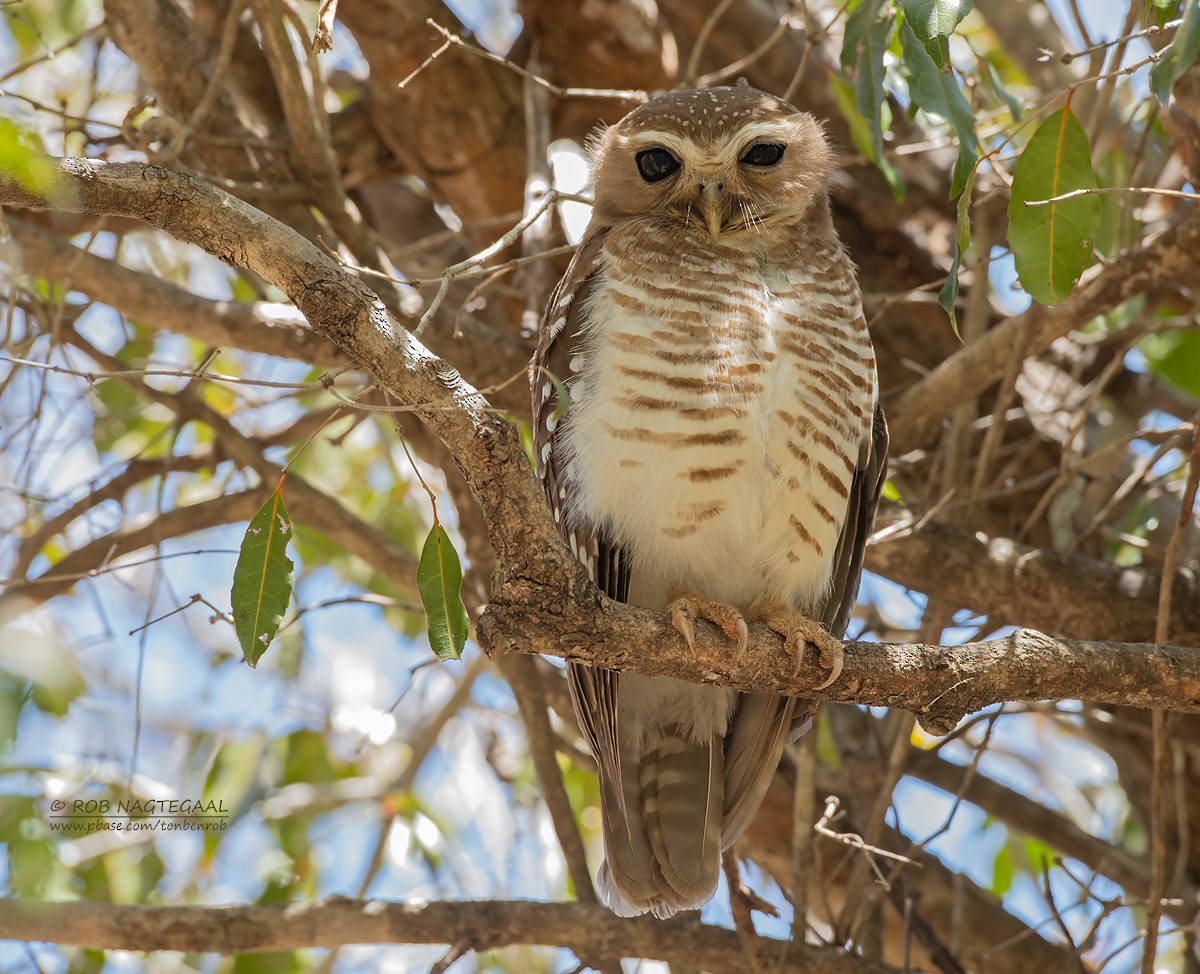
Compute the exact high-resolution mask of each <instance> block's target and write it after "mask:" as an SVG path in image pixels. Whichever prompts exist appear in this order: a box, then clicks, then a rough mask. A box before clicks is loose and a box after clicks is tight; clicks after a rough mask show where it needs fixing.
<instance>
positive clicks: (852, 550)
mask: <svg viewBox="0 0 1200 974" xmlns="http://www.w3.org/2000/svg"><path fill="white" fill-rule="evenodd" d="M887 451H888V428H887V421H886V420H885V419H884V418H883V407H882V406H879V405H876V407H875V419H874V421H873V423H872V425H871V435H870V436H869V437H867V438H866V439H864V440H863V443H862V447H861V448H860V450H859V454H858V464H857V466H856V467H855V470H854V479H853V480H852V481H851V484H850V498H849V500H848V501H847V504H848V509H847V511H846V520H845V521H844V522H843V524H842V534H841V537H839V538H838V546H837V550H836V551H835V552H834V556H833V585H832V588H831V589H830V591H829V598H828V600H827V601H826V603H825V609H824V611H823V612H822V613H821V619H820V621H821V622H822V623H824V625H825V628H826V629H828V630H829V631H830V632H831V633H833V634H834V635H835V636H837V637H838V638H839V639H840V638H841V637H842V636H843V635H845V632H846V626H847V625H849V623H850V613H851V612H852V611H853V610H854V601H855V599H856V598H857V597H858V580H859V577H860V576H861V575H862V566H863V554H864V552H865V551H866V547H867V538H868V537H870V535H871V526H872V525H873V524H874V523H875V508H876V507H878V505H879V492H880V491H881V490H883V482H884V480H885V479H886V478H887Z"/></svg>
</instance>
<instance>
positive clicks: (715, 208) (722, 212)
mask: <svg viewBox="0 0 1200 974" xmlns="http://www.w3.org/2000/svg"><path fill="white" fill-rule="evenodd" d="M698 205H699V207H700V213H701V214H702V215H703V217H704V225H705V226H707V227H708V234H709V236H710V237H712V238H713V240H716V239H717V238H718V237H720V236H721V228H722V227H723V226H724V225H725V217H726V215H727V214H728V213H729V201H728V200H727V199H726V198H725V192H724V187H722V185H721V184H720V183H719V182H718V181H717V180H715V179H714V180H712V181H711V182H707V183H705V184H704V188H703V189H701V190H700V200H699V203H698Z"/></svg>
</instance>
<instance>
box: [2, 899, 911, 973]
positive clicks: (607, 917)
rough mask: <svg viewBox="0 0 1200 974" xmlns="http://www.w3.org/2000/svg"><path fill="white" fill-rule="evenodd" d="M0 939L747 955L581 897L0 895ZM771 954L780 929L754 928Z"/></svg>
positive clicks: (713, 964)
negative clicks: (65, 899)
mask: <svg viewBox="0 0 1200 974" xmlns="http://www.w3.org/2000/svg"><path fill="white" fill-rule="evenodd" d="M0 940H26V941H37V940H44V941H48V942H51V943H61V944H71V945H74V946H80V947H90V948H93V949H96V950H186V951H205V952H208V951H216V952H219V953H223V954H232V953H241V952H246V951H273V950H298V949H300V948H304V947H340V946H342V945H345V944H365V943H407V944H458V943H463V944H466V945H468V946H469V948H470V949H472V950H488V949H492V948H496V947H507V946H510V945H513V944H545V945H548V946H562V947H568V948H570V949H571V950H572V951H574V952H575V954H576V955H578V956H579V957H582V958H585V959H587V960H588V961H589V962H594V961H595V960H596V959H602V958H604V959H607V958H613V959H616V958H619V957H622V956H625V957H647V958H656V959H660V960H664V961H668V962H669V963H671V964H682V965H687V966H692V967H699V966H703V968H704V970H706V971H711V972H712V974H726V972H728V974H738V972H741V971H743V970H744V969H745V963H746V955H745V951H744V949H743V946H742V942H741V940H740V939H739V938H738V935H737V934H736V933H734V932H733V931H732V930H724V929H721V928H719V927H712V926H707V925H705V924H701V923H698V922H697V921H695V920H679V919H676V920H669V921H661V920H655V919H652V918H650V917H639V918H637V919H633V920H628V919H622V918H621V917H617V916H614V915H613V914H612V913H610V912H609V911H608V910H605V909H603V908H600V907H595V906H587V905H584V904H580V903H531V902H525V901H514V902H506V901H487V900H476V901H466V902H459V903H454V902H439V903H388V902H384V901H381V900H349V899H340V898H339V899H331V900H326V901H324V902H322V903H293V904H277V905H270V906H224V907H214V906H207V907H206V906H120V905H116V904H108V903H82V902H79V903H38V902H33V901H29V900H0ZM762 947H763V949H764V950H765V951H767V952H768V953H767V956H769V957H772V958H774V957H777V956H778V954H779V947H780V943H779V941H773V940H768V939H763V940H762ZM775 969H776V970H782V971H797V972H798V971H803V972H805V974H896V971H897V969H896V968H894V967H889V966H887V965H884V964H876V963H871V962H869V961H865V960H862V959H861V958H857V957H852V956H850V955H847V954H844V953H840V952H838V951H834V950H825V949H821V948H817V947H809V946H803V947H801V946H793V947H792V949H791V950H790V951H789V953H788V963H787V964H786V966H784V967H782V968H775Z"/></svg>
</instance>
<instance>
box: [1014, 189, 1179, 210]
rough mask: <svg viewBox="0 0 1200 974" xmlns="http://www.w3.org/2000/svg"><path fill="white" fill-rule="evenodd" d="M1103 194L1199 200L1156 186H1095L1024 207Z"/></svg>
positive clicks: (1177, 190) (1028, 203) (1034, 201)
mask: <svg viewBox="0 0 1200 974" xmlns="http://www.w3.org/2000/svg"><path fill="white" fill-rule="evenodd" d="M1105 193H1153V194H1154V195H1156V196H1170V197H1173V198H1174V199H1180V200H1200V193H1189V192H1186V191H1185V190H1182V189H1159V188H1158V187H1156V186H1095V187H1093V188H1091V189H1073V190H1071V192H1069V193H1063V194H1062V195H1061V196H1051V197H1050V198H1049V199H1047V200H1026V201H1025V205H1026V206H1049V205H1050V204H1051V203H1061V202H1062V201H1063V200H1073V199H1075V197H1077V196H1098V195H1103V194H1105Z"/></svg>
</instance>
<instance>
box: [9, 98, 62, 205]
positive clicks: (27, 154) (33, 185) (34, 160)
mask: <svg viewBox="0 0 1200 974" xmlns="http://www.w3.org/2000/svg"><path fill="white" fill-rule="evenodd" d="M0 175H3V176H10V177H12V178H13V179H15V180H16V181H17V182H18V183H20V184H21V185H22V186H23V187H24V188H25V189H27V190H28V191H29V192H31V193H35V194H36V195H38V196H41V197H42V198H43V199H45V198H48V197H50V196H52V195H54V194H55V187H56V184H57V183H58V182H59V180H58V168H57V167H56V166H55V165H54V163H53V162H52V161H51V160H50V157H49V156H47V155H46V152H45V150H44V149H43V148H42V145H41V140H40V139H39V138H38V137H37V136H36V135H33V134H31V133H30V132H27V131H25V130H24V129H22V128H18V127H17V124H16V123H15V122H12V121H10V120H9V119H7V118H0Z"/></svg>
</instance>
